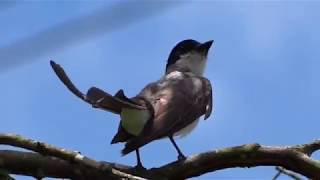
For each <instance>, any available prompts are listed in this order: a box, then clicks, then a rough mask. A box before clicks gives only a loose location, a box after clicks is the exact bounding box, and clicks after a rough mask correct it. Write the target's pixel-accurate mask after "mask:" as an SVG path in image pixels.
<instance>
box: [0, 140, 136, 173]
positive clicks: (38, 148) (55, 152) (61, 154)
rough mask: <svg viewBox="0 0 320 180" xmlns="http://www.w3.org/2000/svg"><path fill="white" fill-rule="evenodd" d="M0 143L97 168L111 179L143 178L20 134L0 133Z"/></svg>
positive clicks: (93, 168) (109, 164) (92, 168)
mask: <svg viewBox="0 0 320 180" xmlns="http://www.w3.org/2000/svg"><path fill="white" fill-rule="evenodd" d="M0 144H4V145H11V146H15V147H20V148H24V149H28V150H31V151H34V152H38V153H39V154H42V155H44V156H53V157H56V158H60V159H62V160H65V161H67V162H69V163H71V164H76V165H80V166H83V167H85V168H89V170H96V171H97V172H99V173H100V174H101V176H105V177H108V178H109V179H118V178H128V177H129V178H131V179H141V178H139V177H135V176H132V175H130V174H126V173H124V172H121V171H119V170H117V169H114V168H113V166H114V165H113V164H111V163H99V162H97V161H95V160H92V159H90V158H88V157H85V156H83V155H81V154H80V153H79V152H75V151H68V150H66V149H62V148H57V147H54V146H52V145H49V144H46V143H42V142H38V141H34V140H31V139H26V138H23V137H22V136H19V135H13V134H0ZM0 158H1V157H0ZM7 170H9V169H7Z"/></svg>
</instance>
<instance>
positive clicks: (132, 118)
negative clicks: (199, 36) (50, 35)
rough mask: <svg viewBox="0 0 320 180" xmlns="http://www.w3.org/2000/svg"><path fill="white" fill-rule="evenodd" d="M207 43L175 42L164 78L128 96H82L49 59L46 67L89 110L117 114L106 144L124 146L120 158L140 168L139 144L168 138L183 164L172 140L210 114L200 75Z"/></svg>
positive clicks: (94, 91)
mask: <svg viewBox="0 0 320 180" xmlns="http://www.w3.org/2000/svg"><path fill="white" fill-rule="evenodd" d="M212 44H213V40H210V41H207V42H204V43H200V42H198V41H196V40H193V39H186V40H183V41H180V42H179V43H177V44H176V45H175V46H174V48H173V49H172V51H171V52H170V54H169V57H168V60H167V63H166V66H165V73H164V75H163V76H162V77H161V78H160V79H158V80H157V81H154V82H151V83H149V84H147V85H146V86H145V87H144V88H143V89H142V90H141V91H140V92H139V93H138V94H137V95H136V96H134V97H131V98H129V97H127V96H126V95H125V93H124V91H123V90H122V89H120V90H119V91H118V92H116V93H115V94H114V95H111V94H109V93H107V92H105V91H103V90H101V89H99V88H97V87H91V88H90V89H89V90H88V91H87V93H86V94H84V93H82V92H81V91H80V90H79V89H78V88H77V87H76V86H75V85H74V84H73V83H72V81H71V80H70V79H69V77H68V75H67V74H66V73H65V71H64V69H63V68H62V67H61V66H60V65H59V64H56V63H55V62H54V61H52V60H51V61H50V64H51V66H52V68H53V70H54V72H55V73H56V75H57V76H58V77H59V79H60V80H61V81H62V82H63V83H64V84H65V86H66V87H67V88H68V89H69V90H70V91H71V92H72V93H73V94H75V95H76V96H77V97H79V98H81V99H82V100H84V101H85V102H87V103H89V104H90V105H92V107H94V108H99V109H103V110H106V111H109V112H112V113H115V114H118V115H119V116H120V122H119V125H118V131H117V133H116V134H115V136H114V137H113V139H112V140H111V144H115V143H125V145H124V148H123V149H122V151H121V153H122V155H126V154H129V153H131V152H133V151H135V152H136V157H137V165H136V166H135V168H140V169H141V168H142V169H145V167H144V166H143V164H142V162H141V158H140V152H139V149H140V148H141V147H142V146H144V145H146V144H148V143H150V142H152V141H154V140H158V139H163V138H169V140H170V142H171V143H172V145H173V146H174V148H175V149H176V151H177V153H178V160H183V159H185V158H186V156H185V155H184V154H183V153H182V151H181V149H180V148H179V147H178V145H177V143H176V142H175V140H174V138H175V137H177V138H181V137H184V136H186V135H187V134H189V133H190V132H191V131H192V130H193V129H194V128H195V127H196V125H197V124H198V122H199V118H200V117H201V116H203V115H204V119H207V118H209V117H210V115H211V113H212V110H213V95H212V86H211V82H210V80H209V79H207V78H205V77H204V76H203V75H204V71H205V67H206V64H207V59H208V54H209V49H210V47H211V46H212Z"/></svg>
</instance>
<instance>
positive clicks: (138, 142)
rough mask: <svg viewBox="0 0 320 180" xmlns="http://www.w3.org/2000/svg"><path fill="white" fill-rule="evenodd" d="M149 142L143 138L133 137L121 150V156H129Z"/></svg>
mask: <svg viewBox="0 0 320 180" xmlns="http://www.w3.org/2000/svg"><path fill="white" fill-rule="evenodd" d="M149 142H150V141H149V140H147V139H145V138H140V137H139V136H138V137H135V138H133V139H131V140H130V141H128V142H127V143H126V144H125V146H124V148H123V149H122V151H121V154H122V155H123V156H124V155H126V154H129V153H131V152H132V151H134V150H136V149H138V148H140V147H141V146H143V145H145V144H148V143H149Z"/></svg>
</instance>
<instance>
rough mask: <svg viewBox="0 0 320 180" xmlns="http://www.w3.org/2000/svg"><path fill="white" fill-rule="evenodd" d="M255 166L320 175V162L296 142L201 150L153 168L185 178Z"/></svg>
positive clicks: (173, 176) (166, 174) (318, 176)
mask: <svg viewBox="0 0 320 180" xmlns="http://www.w3.org/2000/svg"><path fill="white" fill-rule="evenodd" d="M255 166H282V167H284V168H286V169H288V170H291V171H294V172H297V173H299V174H302V175H304V176H306V177H308V178H312V179H320V162H319V161H317V160H313V159H311V158H310V157H309V156H307V155H305V154H303V153H302V152H301V151H300V150H299V149H297V148H296V146H294V147H268V146H260V145H259V144H249V145H243V146H238V147H232V148H226V149H222V150H218V151H211V152H206V153H201V154H198V155H195V156H191V157H189V158H187V159H186V160H185V161H178V162H173V163H170V164H168V165H165V166H163V167H160V168H154V169H153V170H152V171H154V172H157V173H162V174H163V175H164V176H165V177H168V178H169V179H172V178H177V179H183V178H188V177H194V176H199V175H201V174H205V173H207V172H213V171H216V170H221V169H226V168H234V167H255Z"/></svg>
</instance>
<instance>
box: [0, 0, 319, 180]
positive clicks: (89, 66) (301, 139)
mask: <svg viewBox="0 0 320 180" xmlns="http://www.w3.org/2000/svg"><path fill="white" fill-rule="evenodd" d="M1 3H3V2H0V5H1ZM114 3H116V2H115V1H114V2H103V1H95V2H91V3H89V1H65V2H63V1H46V2H42V3H40V2H36V1H33V2H28V1H21V2H17V3H15V4H13V6H11V7H8V8H1V9H0V22H1V24H3V25H2V26H1V29H0V37H1V41H0V52H4V51H3V49H4V47H8V46H10V45H11V44H14V43H15V42H17V41H19V40H21V39H23V38H28V37H30V36H33V35H35V34H39V33H41V32H43V31H45V30H47V29H52V27H55V26H58V25H60V24H61V23H63V22H66V21H69V20H72V19H74V18H78V17H81V16H84V15H87V14H90V13H94V12H96V11H97V10H99V9H101V8H105V7H110V6H111V5H112V4H114ZM139 3H141V2H139ZM170 6H172V7H170V8H168V9H166V8H164V9H162V10H159V12H157V13H155V14H154V15H151V14H150V15H149V16H148V15H146V14H143V13H144V12H142V11H144V9H140V10H137V11H136V13H139V12H140V13H141V14H142V17H144V16H145V18H141V19H143V20H141V19H138V20H136V21H133V22H131V20H130V19H129V20H128V22H122V21H125V20H123V19H121V22H120V20H117V18H119V17H118V16H115V17H114V22H115V23H123V24H124V25H123V26H122V28H118V29H117V28H115V29H114V30H113V29H112V28H111V29H108V31H107V30H106V32H101V30H100V31H99V30H96V31H95V30H92V31H90V32H89V33H96V34H89V35H86V36H84V35H81V36H78V37H77V36H75V37H76V39H75V40H74V41H73V42H71V43H69V44H67V45H64V44H57V47H55V48H51V50H48V51H45V52H42V51H41V49H40V50H39V49H37V48H34V49H32V48H29V49H28V52H32V53H33V54H34V55H33V56H32V57H31V56H30V57H27V58H24V56H21V57H19V52H16V54H15V57H19V58H17V59H15V61H12V60H11V61H10V60H5V61H10V62H11V63H12V64H14V66H12V67H10V68H7V69H5V67H6V66H4V65H3V66H2V69H1V71H0V82H1V87H2V88H1V89H0V94H1V95H2V100H1V101H0V109H1V110H0V111H1V113H0V119H1V122H2V124H1V127H0V132H1V133H7V132H8V133H9V132H10V133H17V134H21V135H23V136H26V137H29V138H33V139H36V140H40V141H45V142H48V143H50V144H53V145H56V146H59V147H64V148H67V149H70V150H78V151H81V152H82V153H83V154H84V155H87V156H89V157H92V158H94V159H97V160H106V161H111V162H118V163H124V164H130V165H134V164H135V161H136V159H135V154H134V153H132V154H129V155H128V156H124V157H121V154H120V150H121V149H122V147H123V146H122V145H121V144H120V145H110V141H111V139H112V137H113V135H114V134H115V132H116V130H117V124H118V117H117V116H116V115H113V114H111V113H107V112H104V111H100V110H97V109H92V108H91V107H90V106H88V105H87V104H85V103H84V102H82V101H81V100H79V99H78V98H76V97H75V96H74V95H72V94H71V93H70V92H69V91H68V90H67V89H66V88H65V87H64V86H63V85H62V83H61V82H60V81H59V80H58V79H57V77H56V76H55V74H54V73H53V71H52V70H51V68H50V66H49V60H50V59H53V60H55V61H56V62H57V63H60V64H61V65H62V66H63V67H64V68H65V70H66V71H67V73H68V74H69V75H70V77H71V78H72V80H73V81H74V82H75V83H76V85H77V86H78V87H79V88H80V89H81V90H83V91H86V90H87V89H88V88H89V87H91V86H97V87H100V88H102V89H104V90H106V91H108V92H110V93H115V92H116V91H117V90H118V89H120V88H122V89H124V90H125V92H126V94H127V95H130V96H134V95H135V94H136V93H137V92H138V91H139V90H140V89H141V88H142V87H143V86H144V85H145V84H146V83H148V82H151V81H154V80H157V79H158V78H159V77H160V76H161V75H162V74H163V73H164V67H165V64H166V60H167V57H168V55H169V52H170V51H171V48H172V47H173V46H174V45H175V44H176V43H177V42H179V41H181V40H184V39H188V38H193V39H196V40H198V41H201V42H204V41H207V40H211V39H213V40H215V44H214V46H213V48H212V49H211V52H210V55H209V56H210V57H209V62H208V67H207V70H206V73H205V76H206V77H207V78H208V79H210V80H211V82H212V84H213V86H214V104H215V108H214V113H213V115H212V116H211V117H210V118H209V119H208V120H207V121H201V123H200V124H199V126H198V127H197V128H196V130H194V131H193V133H192V134H190V135H189V136H187V137H186V138H184V139H181V140H178V141H177V143H178V144H179V145H180V147H181V149H182V150H183V152H184V153H185V154H186V155H191V154H196V153H199V152H204V151H208V150H213V149H218V148H224V147H229V146H234V145H241V144H245V143H254V142H258V143H261V144H264V145H293V144H301V143H306V142H310V141H312V140H314V139H317V138H320V136H319V131H318V125H319V117H320V111H319V107H320V94H319V92H320V84H319V80H320V78H319V77H320V71H319V69H320V61H319V58H320V51H319V47H320V36H319V32H320V24H319V23H318V19H319V16H320V12H319V11H318V10H319V7H320V3H318V2H315V1H300V2H299V1H295V2H289V1H281V2H275V1H263V2H262V1H227V2H222V1H221V2H220V1H214V2H213V1H201V2H188V3H182V4H175V3H173V4H171V5H170ZM135 8H139V5H138V6H135ZM123 13H124V17H125V15H126V14H125V13H126V12H123ZM111 19H113V18H111ZM124 19H125V18H124ZM93 21H94V20H93ZM105 23H106V24H108V23H110V24H111V22H110V19H108V21H106V22H105ZM125 24H128V25H127V26H126V25H125ZM112 25H113V24H112ZM101 26H102V25H101ZM79 27H81V26H79ZM79 27H78V28H79ZM97 27H99V24H97V26H94V27H93V28H97ZM84 28H87V29H90V27H84ZM78 31H79V29H77V27H75V28H74V34H76V32H78ZM69 33H70V32H69ZM72 34H73V33H72ZM50 38H53V37H48V41H44V43H43V47H50V45H52V44H50ZM56 38H61V37H56ZM31 45H32V42H30V47H32V46H31ZM41 46H42V44H41ZM1 50H2V51H1ZM21 54H22V55H23V53H21ZM0 57H2V58H7V56H6V57H3V54H2V56H1V54H0ZM1 61H3V63H4V62H5V61H4V60H0V66H1ZM20 61H21V62H22V61H23V63H20ZM21 64H22V65H21ZM318 155H319V154H318ZM141 156H142V161H143V163H144V164H145V166H146V167H154V166H161V165H163V164H166V163H168V162H171V161H173V160H175V159H176V156H177V154H176V152H175V150H174V148H173V146H172V145H171V144H170V142H169V140H160V141H155V142H152V143H150V144H148V145H146V146H144V147H143V148H142V150H141ZM316 157H319V156H316ZM275 173H276V172H275V170H274V168H273V167H261V168H250V169H230V170H222V171H217V172H215V173H210V174H207V175H205V176H201V177H199V178H196V179H213V178H214V179H271V178H272V177H273V176H274V175H275ZM17 179H18V180H20V179H29V178H27V177H22V176H18V177H17ZM280 179H289V178H287V177H285V176H281V178H280Z"/></svg>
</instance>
